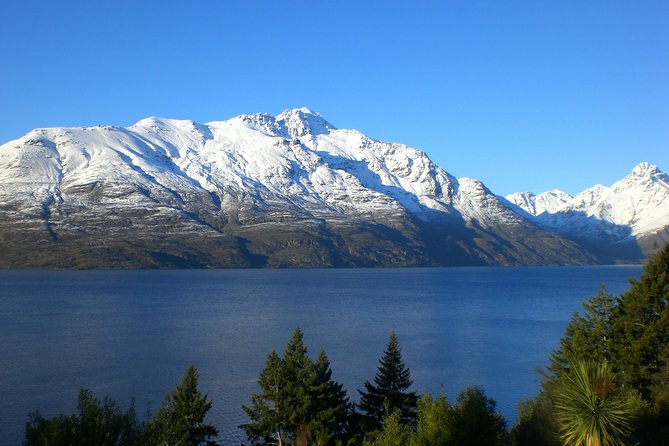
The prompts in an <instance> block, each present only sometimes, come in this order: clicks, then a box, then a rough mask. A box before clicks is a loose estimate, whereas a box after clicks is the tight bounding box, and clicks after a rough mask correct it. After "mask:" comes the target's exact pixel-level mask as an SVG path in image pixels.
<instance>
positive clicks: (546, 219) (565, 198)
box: [506, 162, 669, 249]
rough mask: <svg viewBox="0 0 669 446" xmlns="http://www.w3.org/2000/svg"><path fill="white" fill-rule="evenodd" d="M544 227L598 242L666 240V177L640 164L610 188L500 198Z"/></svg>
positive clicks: (668, 203) (668, 188)
mask: <svg viewBox="0 0 669 446" xmlns="http://www.w3.org/2000/svg"><path fill="white" fill-rule="evenodd" d="M506 198H507V199H508V200H509V201H510V202H512V203H514V204H515V205H517V206H518V207H520V208H522V209H523V210H524V211H525V212H527V213H529V214H531V215H532V216H533V217H535V218H536V221H537V222H538V223H539V224H540V225H541V226H543V227H544V228H547V229H550V230H554V231H556V232H559V233H561V234H563V235H566V236H568V237H569V238H572V239H578V240H581V241H584V240H585V241H588V240H589V241H591V242H596V243H598V244H600V245H601V244H602V243H608V244H611V245H612V244H616V245H624V244H630V243H631V244H638V243H641V245H642V246H643V247H644V248H645V249H649V248H650V247H651V246H652V245H653V244H654V243H658V242H659V243H666V242H669V237H668V235H669V230H668V228H669V176H667V174H665V173H664V172H662V171H661V170H660V169H658V168H657V166H653V165H651V164H648V163H646V162H644V163H641V164H639V165H638V166H636V167H635V168H634V169H633V170H632V172H630V174H629V175H627V176H626V177H625V178H623V179H622V180H620V181H618V182H616V183H614V184H613V185H612V186H611V187H606V186H602V185H600V184H598V185H596V186H593V187H591V188H589V189H586V190H584V191H583V192H581V193H579V194H577V195H576V196H574V197H571V196H570V195H569V194H567V193H565V192H562V191H558V190H553V191H548V192H544V193H542V194H539V195H534V194H531V193H528V192H525V193H515V194H512V195H509V196H508V197H506Z"/></svg>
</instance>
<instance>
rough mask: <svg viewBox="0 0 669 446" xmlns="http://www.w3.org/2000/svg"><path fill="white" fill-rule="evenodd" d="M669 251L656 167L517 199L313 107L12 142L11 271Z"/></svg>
mask: <svg viewBox="0 0 669 446" xmlns="http://www.w3.org/2000/svg"><path fill="white" fill-rule="evenodd" d="M667 241H669V178H668V177H667V175H665V174H664V173H662V172H661V171H660V170H659V169H658V168H657V167H655V166H652V165H650V164H647V163H642V164H639V165H638V166H637V167H635V168H634V170H633V171H632V172H631V173H630V174H629V175H628V176H627V177H625V178H624V179H622V180H621V181H619V182H617V183H615V184H614V185H613V186H611V187H610V188H609V187H605V186H595V187H593V188H591V189H588V190H586V191H584V192H582V193H580V194H578V195H576V196H574V197H572V196H570V195H568V194H566V193H564V192H561V191H549V192H544V193H542V194H539V195H534V194H531V193H528V192H525V193H517V194H513V195H510V196H508V197H506V198H504V197H500V196H497V195H495V194H494V193H493V192H491V191H490V190H489V189H488V188H487V187H486V186H485V185H484V184H483V183H482V182H481V181H479V180H476V179H470V178H455V177H454V176H452V175H450V174H449V173H448V172H446V171H445V170H444V169H442V168H441V167H439V166H437V165H436V164H435V163H434V162H432V161H431V160H430V159H429V158H428V156H427V155H426V154H425V153H424V152H422V151H420V150H416V149H414V148H411V147H407V146H405V145H403V144H397V143H386V142H380V141H376V140H374V139H372V138H370V137H368V136H366V135H364V134H362V133H360V132H358V131H356V130H348V129H337V128H335V127H334V126H333V125H332V124H330V123H329V122H327V121H326V120H325V119H323V117H322V116H320V115H319V114H318V113H314V112H312V111H310V110H309V109H306V108H301V109H293V110H286V111H284V112H283V113H281V114H280V115H278V116H276V117H273V116H270V115H267V114H254V115H241V116H238V117H235V118H232V119H229V120H227V121H216V122H209V123H207V124H198V123H195V122H193V121H187V120H174V119H161V118H147V119H143V120H141V121H139V122H137V123H136V124H134V125H132V126H130V127H127V128H126V127H111V126H95V127H78V128H46V129H36V130H33V131H31V132H30V133H28V134H26V135H25V136H23V137H21V138H19V139H17V140H14V141H10V142H8V143H6V144H4V145H2V146H0V252H2V254H1V255H0V267H4V268H23V267H52V268H154V267H200V268H220V267H265V266H267V267H356V266H365V267H369V266H449V265H544V264H561V265H562V264H594V263H629V262H639V261H641V260H642V259H643V258H644V257H645V256H647V255H648V254H649V253H650V252H652V251H653V250H654V249H655V247H656V246H658V245H659V244H662V243H666V242H667Z"/></svg>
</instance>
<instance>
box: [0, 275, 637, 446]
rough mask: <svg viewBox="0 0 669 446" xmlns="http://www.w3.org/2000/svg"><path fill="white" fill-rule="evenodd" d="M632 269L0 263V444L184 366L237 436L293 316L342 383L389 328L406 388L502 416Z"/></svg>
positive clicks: (162, 388)
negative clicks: (594, 298)
mask: <svg viewBox="0 0 669 446" xmlns="http://www.w3.org/2000/svg"><path fill="white" fill-rule="evenodd" d="M640 273H641V267H638V266H610V267H555V268H553V267H539V268H530V267H526V268H434V269H433V268H427V269H327V270H216V271H200V270H198V271H185V270H176V271H6V270H5V271H0V321H1V323H0V364H1V367H0V400H1V401H2V404H0V442H1V443H2V444H20V442H21V439H22V435H23V432H24V425H25V421H26V420H27V413H28V412H29V411H31V410H34V409H36V408H39V409H40V411H41V412H42V413H43V414H44V415H45V416H53V415H55V414H57V413H61V412H65V413H73V412H74V411H75V408H76V396H77V392H78V390H79V388H80V387H87V388H90V389H92V390H93V391H94V393H95V395H96V396H98V397H102V396H104V395H108V396H111V397H112V398H114V399H116V400H117V401H118V402H119V403H120V405H121V406H122V407H123V408H127V406H128V404H129V402H130V399H131V398H133V397H134V398H136V400H137V410H138V412H139V413H142V412H144V410H145V409H146V407H147V405H150V406H151V407H152V408H153V409H154V410H155V409H157V408H158V407H159V406H160V404H161V402H162V399H163V396H164V394H165V393H166V392H168V391H170V390H172V389H173V388H174V386H175V385H176V384H177V383H178V382H179V380H180V378H181V375H182V374H183V371H184V369H185V368H186V367H187V366H188V365H189V364H194V365H195V366H196V367H197V368H198V370H199V371H200V373H201V380H200V387H201V389H202V390H203V391H206V392H208V393H209V396H210V398H211V399H212V400H213V401H214V407H213V409H212V411H211V412H210V420H211V421H212V422H213V423H214V424H216V425H217V426H218V427H219V429H220V430H221V436H220V437H219V439H220V440H221V441H222V442H223V443H224V444H239V441H240V439H241V438H243V437H242V433H241V431H240V430H239V429H237V426H238V425H239V424H240V423H242V422H244V421H245V419H244V414H243V412H242V410H241V405H242V404H248V403H249V401H250V396H251V394H252V393H254V392H256V391H257V390H258V389H257V386H256V382H255V381H256V379H257V377H258V373H259V372H260V370H261V369H262V368H263V366H264V363H265V359H266V357H267V354H268V353H269V352H270V351H271V350H272V349H277V350H283V348H284V347H285V345H286V343H287V341H288V339H289V338H290V336H291V334H292V331H293V330H294V328H295V327H296V326H300V327H301V328H302V329H303V331H304V333H305V342H306V344H307V347H308V348H309V353H310V355H311V356H312V357H313V358H315V356H316V355H317V353H318V352H319V351H320V350H325V351H326V352H327V354H328V356H329V358H330V361H331V363H332V368H333V377H334V378H335V379H336V380H338V381H340V382H342V383H344V385H345V387H346V389H347V391H348V393H349V396H350V397H351V398H352V399H357V395H358V394H357V392H356V389H358V388H361V387H362V384H363V382H364V381H365V380H371V379H372V378H373V376H374V373H375V372H376V368H377V365H378V362H377V360H378V358H379V357H380V356H381V355H382V353H383V350H384V348H385V345H386V342H387V337H388V334H389V332H390V331H391V330H395V332H396V333H397V335H398V337H399V341H400V345H401V347H402V349H403V353H404V358H405V361H406V363H407V365H408V366H409V367H410V368H411V372H412V376H413V378H414V381H415V388H416V389H417V390H418V391H419V392H425V391H429V392H433V393H434V392H437V391H438V390H439V388H440V386H441V385H443V386H444V389H445V390H446V394H447V397H448V398H449V399H450V400H451V401H452V400H453V398H454V396H455V394H456V393H457V392H458V391H460V390H462V389H463V388H464V387H466V386H469V385H481V386H483V387H484V388H485V390H486V392H487V394H488V395H489V396H491V397H493V398H495V399H496V400H497V402H498V407H499V409H500V411H501V412H502V413H503V414H504V415H505V416H506V417H507V419H508V420H509V421H510V422H512V421H513V420H514V418H515V416H516V405H517V403H518V401H519V400H521V399H523V398H527V397H530V396H533V395H534V394H535V393H536V391H537V389H538V375H537V373H536V371H535V370H536V369H537V368H538V367H542V366H545V365H546V363H547V360H548V357H549V354H550V352H551V351H552V350H553V349H555V348H556V347H557V345H558V341H559V339H560V337H561V335H562V333H563V331H564V328H565V326H566V324H567V323H568V321H569V318H570V317H571V315H572V313H573V312H574V311H576V310H579V309H580V304H581V302H582V301H583V300H584V299H585V298H587V297H589V296H591V295H593V294H594V293H595V292H596V291H597V289H598V287H599V284H600V283H602V282H604V283H606V286H607V288H608V289H609V291H611V292H613V293H614V294H619V293H620V292H622V291H624V290H626V289H627V287H628V279H629V278H638V277H639V275H640Z"/></svg>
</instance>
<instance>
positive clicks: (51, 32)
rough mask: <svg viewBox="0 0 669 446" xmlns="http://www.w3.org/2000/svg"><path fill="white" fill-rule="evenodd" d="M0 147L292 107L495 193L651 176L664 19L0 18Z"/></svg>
mask: <svg viewBox="0 0 669 446" xmlns="http://www.w3.org/2000/svg"><path fill="white" fill-rule="evenodd" d="M0 23H1V26H0V76H1V77H0V80H1V82H0V104H1V105H0V122H1V125H0V141H1V142H6V141H8V140H11V139H14V138H17V137H19V136H21V135H23V134H24V133H26V132H28V131H29V130H31V129H33V128H35V127H49V126H80V125H92V124H111V125H118V126H126V125H130V124H132V123H134V122H136V121H138V120H139V119H141V118H143V117H147V116H162V117H171V118H182V119H193V120H195V121H198V122H207V121H213V120H223V119H228V118H231V117H233V116H236V115H238V114H242V113H255V112H267V113H270V114H272V115H276V114H278V113H279V112H281V111H282V110H283V109H286V108H293V107H300V106H308V107H309V108H311V109H313V110H315V111H318V112H320V113H321V114H322V115H323V116H324V117H325V118H326V119H328V120H329V121H330V122H332V123H333V124H334V125H335V126H337V127H340V128H357V129H359V130H360V131H362V132H364V133H366V134H368V135H370V136H371V137H373V138H376V139H380V140H384V141H396V142H402V143H405V144H408V145H411V146H413V147H417V148H420V149H422V150H424V151H425V152H427V154H428V155H429V156H430V157H431V158H432V159H433V160H434V161H435V162H437V163H438V164H439V165H440V166H442V167H443V168H444V169H446V170H447V171H448V172H450V173H452V174H454V175H455V176H459V177H460V176H470V177H476V178H480V179H482V180H483V181H484V182H485V183H486V184H487V185H488V187H490V188H491V189H492V190H493V191H494V192H495V193H497V194H500V195H505V194H508V193H511V192H514V191H517V190H531V191H533V192H542V191H544V190H547V189H551V188H562V189H564V190H566V191H567V192H570V193H575V192H578V191H580V190H582V189H584V188H586V187H589V186H592V185H594V184H595V183H602V184H606V185H609V184H611V183H612V182H614V181H616V180H617V179H620V178H621V177H623V176H624V175H626V174H627V173H628V172H629V171H630V170H631V169H632V168H633V167H634V166H635V165H636V164H637V163H639V162H641V161H649V162H651V163H654V164H657V165H659V166H660V168H662V169H664V170H667V171H669V2H666V1H652V0H649V1H645V0H644V1H616V0H605V1H587V2H586V1H580V0H579V1H576V0H574V1H571V0H565V1H548V0H546V1H543V0H533V1H492V0H491V1H470V0H467V1H465V0H457V1H456V0H454V1H422V0H416V1H404V2H394V1H383V2H381V1H378V2H377V1H370V0H356V1H348V0H336V1H335V0H329V1H328V0H318V1H314V0H310V1H291V0H285V1H282V2H277V1H236V0H200V1H198V0H190V1H179V2H176V1H167V0H162V1H149V0H133V1H125V0H113V1H112V0H108V1H101V0H87V1H41V0H40V1H34V0H21V1H15V0H4V1H3V2H2V3H1V5H0Z"/></svg>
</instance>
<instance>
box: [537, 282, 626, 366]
mask: <svg viewBox="0 0 669 446" xmlns="http://www.w3.org/2000/svg"><path fill="white" fill-rule="evenodd" d="M615 307H616V300H615V299H614V298H613V296H612V295H611V294H610V293H607V292H606V288H605V287H604V285H601V286H600V288H599V291H598V292H597V294H595V295H594V296H592V297H590V298H589V299H588V300H587V301H586V302H584V303H583V310H584V312H583V315H580V314H579V313H576V314H574V315H573V316H572V318H571V321H570V322H569V325H567V328H566V330H565V335H564V336H563V337H562V339H561V340H560V348H559V349H558V350H556V351H555V352H553V354H552V355H551V365H550V366H549V370H550V371H551V372H552V373H553V375H554V376H556V377H559V376H560V375H561V374H562V373H564V372H565V371H567V369H568V365H569V362H570V361H572V360H575V359H586V358H587V359H589V360H592V361H596V362H604V361H610V360H611V348H612V334H611V330H612V323H613V310H614V309H615Z"/></svg>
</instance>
